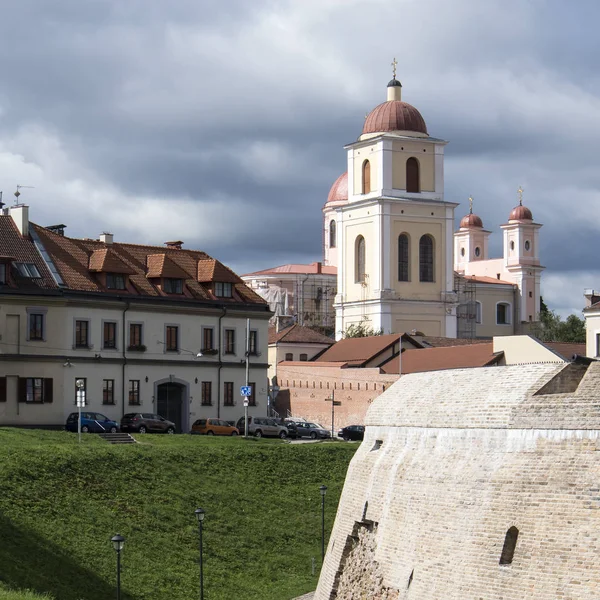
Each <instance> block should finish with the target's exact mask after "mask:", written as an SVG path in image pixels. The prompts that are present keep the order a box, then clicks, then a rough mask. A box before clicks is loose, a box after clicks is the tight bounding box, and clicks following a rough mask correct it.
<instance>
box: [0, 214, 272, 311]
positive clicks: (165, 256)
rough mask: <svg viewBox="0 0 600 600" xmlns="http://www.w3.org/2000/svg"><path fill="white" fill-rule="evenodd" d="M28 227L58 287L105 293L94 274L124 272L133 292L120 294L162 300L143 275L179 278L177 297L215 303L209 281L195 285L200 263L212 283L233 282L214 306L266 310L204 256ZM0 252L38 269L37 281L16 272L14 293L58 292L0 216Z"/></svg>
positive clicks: (30, 248)
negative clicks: (228, 294) (229, 304)
mask: <svg viewBox="0 0 600 600" xmlns="http://www.w3.org/2000/svg"><path fill="white" fill-rule="evenodd" d="M29 226H30V230H31V231H32V234H36V235H37V237H38V238H39V240H40V242H41V243H42V245H43V246H44V248H45V250H46V252H47V253H48V255H49V256H50V258H51V260H52V262H53V263H54V265H55V267H56V269H57V271H58V273H59V274H60V276H61V277H62V279H63V281H64V286H61V288H62V289H64V290H72V291H80V292H107V291H108V290H107V289H106V288H105V287H104V286H103V284H102V283H101V280H100V279H99V278H98V276H97V272H116V273H127V274H129V281H130V283H131V284H132V288H130V289H128V290H120V291H119V295H124V294H132V295H134V292H133V291H132V290H135V291H136V292H137V294H139V295H140V296H151V297H162V296H164V293H163V292H162V291H161V290H160V289H159V288H158V287H157V286H155V285H153V283H152V282H151V281H149V280H148V277H147V275H148V276H150V277H173V278H177V279H184V280H185V294H184V295H183V296H182V297H181V299H182V300H183V299H186V300H190V299H191V300H194V299H195V300H213V301H214V300H217V299H216V298H215V296H213V294H212V292H211V287H212V286H211V285H209V283H210V281H207V280H204V281H198V273H199V272H200V271H201V269H200V267H199V264H200V263H202V264H207V263H210V264H211V265H212V266H211V272H212V274H213V275H214V276H215V277H219V278H220V279H217V281H225V282H226V281H229V282H231V283H234V284H235V285H234V293H233V297H232V298H218V301H219V303H226V302H245V303H251V304H261V305H263V306H265V308H266V307H267V303H266V302H265V301H264V300H263V299H262V298H261V297H260V296H258V294H256V293H255V292H253V291H252V290H251V289H250V288H248V287H247V286H246V285H245V284H244V283H243V281H242V280H241V279H240V278H239V277H238V276H237V275H235V273H233V271H231V270H230V269H228V268H227V267H225V266H224V265H222V264H221V263H220V262H219V261H217V260H215V259H213V258H211V257H210V256H208V254H206V253H205V252H201V251H197V250H178V249H169V248H164V247H163V246H149V245H137V244H125V243H116V242H115V243H112V244H110V245H108V244H105V243H104V242H100V241H98V240H91V239H75V238H69V237H65V236H62V235H59V234H58V233H55V232H54V231H51V230H49V229H46V228H45V227H41V226H39V225H36V224H34V223H30V224H29ZM1 254H8V255H10V256H13V257H14V259H15V260H17V261H22V262H29V263H33V264H35V265H36V267H37V268H38V270H39V271H40V274H41V275H42V277H41V278H40V279H26V278H22V277H19V276H18V274H17V273H15V282H16V284H17V285H16V287H17V288H18V289H19V290H21V289H22V290H31V291H42V290H44V289H58V288H59V286H58V285H57V284H56V282H55V281H54V279H53V277H52V275H51V273H50V271H49V269H48V267H47V266H46V263H45V261H44V259H43V258H42V257H41V255H40V254H39V252H38V251H37V249H36V248H35V245H34V243H33V240H32V239H31V238H30V237H23V236H22V235H21V234H20V233H19V231H18V229H17V228H16V226H15V224H14V221H13V220H12V218H11V217H10V216H8V215H1V216H0V255H1ZM13 271H14V270H13ZM221 277H222V279H221ZM169 299H170V300H176V299H178V297H174V296H173V295H170V296H169Z"/></svg>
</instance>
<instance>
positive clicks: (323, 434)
mask: <svg viewBox="0 0 600 600" xmlns="http://www.w3.org/2000/svg"><path fill="white" fill-rule="evenodd" d="M296 431H297V433H298V437H299V438H300V437H309V438H311V439H313V440H316V439H321V440H322V439H325V438H329V437H331V431H329V430H328V429H325V427H323V426H322V425H319V424H318V423H304V422H298V423H296Z"/></svg>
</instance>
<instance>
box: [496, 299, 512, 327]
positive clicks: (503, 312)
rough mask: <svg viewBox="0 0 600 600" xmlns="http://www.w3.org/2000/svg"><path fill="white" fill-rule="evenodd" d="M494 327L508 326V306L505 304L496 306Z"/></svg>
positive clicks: (500, 303) (499, 303)
mask: <svg viewBox="0 0 600 600" xmlns="http://www.w3.org/2000/svg"><path fill="white" fill-rule="evenodd" d="M496 325H510V304H508V303H506V302H498V304H496Z"/></svg>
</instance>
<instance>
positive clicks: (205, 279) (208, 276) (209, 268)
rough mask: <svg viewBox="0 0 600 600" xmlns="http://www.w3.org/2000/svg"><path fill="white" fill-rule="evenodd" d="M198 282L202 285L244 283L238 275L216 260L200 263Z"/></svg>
mask: <svg viewBox="0 0 600 600" xmlns="http://www.w3.org/2000/svg"><path fill="white" fill-rule="evenodd" d="M198 281H200V282H202V283H213V282H219V283H243V281H242V279H241V278H240V277H239V276H238V275H236V274H235V273H234V272H233V271H232V270H231V269H229V268H228V267H226V266H225V265H224V264H222V263H220V262H219V261H218V260H215V259H214V258H210V259H206V260H201V261H199V262H198Z"/></svg>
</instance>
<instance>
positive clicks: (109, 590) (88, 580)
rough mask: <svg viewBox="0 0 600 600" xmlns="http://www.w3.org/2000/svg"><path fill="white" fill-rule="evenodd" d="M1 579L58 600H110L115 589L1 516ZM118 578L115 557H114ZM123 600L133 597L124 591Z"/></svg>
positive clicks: (53, 546)
mask: <svg viewBox="0 0 600 600" xmlns="http://www.w3.org/2000/svg"><path fill="white" fill-rule="evenodd" d="M0 540H2V543H1V544H0V580H1V581H3V582H4V583H6V584H7V585H8V586H10V587H11V588H13V589H15V590H22V589H30V590H31V591H34V592H37V593H39V594H42V593H48V594H51V595H52V596H53V597H54V598H55V599H56V600H82V599H83V600H107V598H115V597H116V583H115V586H114V587H113V586H112V585H109V584H107V583H106V581H104V580H103V579H101V578H100V577H98V575H96V574H95V573H93V572H91V571H89V570H88V569H84V568H82V567H81V566H80V565H78V564H77V563H76V562H74V561H73V559H72V558H71V557H70V556H68V555H67V554H66V553H65V552H64V550H62V549H61V548H58V547H57V546H55V545H54V544H52V543H51V542H48V541H47V540H45V539H43V538H41V537H40V536H39V535H37V534H36V533H33V532H31V531H28V530H27V529H24V528H22V527H17V526H15V525H13V523H11V521H9V520H8V519H7V518H6V517H5V516H3V515H0ZM115 577H116V558H115ZM121 597H122V599H123V600H132V597H131V596H129V595H127V594H124V593H123V592H121Z"/></svg>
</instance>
